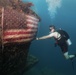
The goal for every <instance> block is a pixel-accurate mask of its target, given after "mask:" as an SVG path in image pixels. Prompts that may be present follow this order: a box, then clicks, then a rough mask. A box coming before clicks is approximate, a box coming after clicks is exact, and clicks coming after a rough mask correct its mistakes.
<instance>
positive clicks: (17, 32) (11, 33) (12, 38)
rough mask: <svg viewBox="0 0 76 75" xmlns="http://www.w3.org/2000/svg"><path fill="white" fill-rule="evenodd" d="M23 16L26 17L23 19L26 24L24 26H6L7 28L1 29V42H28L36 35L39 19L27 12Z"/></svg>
mask: <svg viewBox="0 0 76 75" xmlns="http://www.w3.org/2000/svg"><path fill="white" fill-rule="evenodd" d="M4 18H5V16H4ZM12 18H13V17H12ZM25 18H26V21H25V22H26V26H24V27H25V28H24V27H23V28H19V29H18V28H17V27H16V28H8V26H7V28H8V29H7V28H5V29H3V38H2V40H3V44H6V43H13V42H17V43H18V42H19V43H21V42H30V41H32V40H33V39H34V38H35V37H36V33H37V29H38V22H39V19H38V18H36V17H35V16H34V15H28V14H26V15H25ZM5 19H7V18H5ZM12 21H13V20H12ZM6 23H7V22H6ZM4 25H6V24H5V23H4V24H3V27H4ZM10 25H11V24H10ZM13 27H14V25H13Z"/></svg>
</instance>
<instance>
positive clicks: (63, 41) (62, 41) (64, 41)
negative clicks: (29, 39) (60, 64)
mask: <svg viewBox="0 0 76 75" xmlns="http://www.w3.org/2000/svg"><path fill="white" fill-rule="evenodd" d="M49 29H50V34H49V35H46V36H42V37H39V38H38V37H37V38H36V40H42V39H47V38H52V37H53V38H54V39H55V40H56V43H55V46H57V45H58V46H59V47H60V48H61V51H62V53H63V55H64V57H65V58H66V59H71V60H73V58H74V57H76V55H75V54H74V55H69V54H68V46H69V45H71V44H72V43H71V41H70V37H69V35H68V34H67V32H66V31H64V30H62V29H59V30H56V28H55V26H54V25H51V26H50V27H49Z"/></svg>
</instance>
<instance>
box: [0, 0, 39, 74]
mask: <svg viewBox="0 0 76 75" xmlns="http://www.w3.org/2000/svg"><path fill="white" fill-rule="evenodd" d="M31 6H34V5H33V4H32V3H30V2H29V3H24V2H22V1H21V0H0V71H1V74H2V75H3V74H4V75H5V74H6V75H11V74H12V75H14V74H15V73H14V72H15V71H13V70H17V69H19V67H20V70H21V68H22V69H23V67H24V66H25V65H26V64H25V63H26V60H27V55H28V52H29V47H30V45H31V42H32V41H33V40H34V39H35V38H36V34H37V30H38V23H39V22H40V17H39V16H38V15H37V14H36V13H35V12H34V11H33V10H32V9H30V7H31ZM20 70H19V71H20ZM19 71H18V70H17V71H16V73H17V72H19ZM16 75H17V74H16ZM18 75H19V73H18Z"/></svg>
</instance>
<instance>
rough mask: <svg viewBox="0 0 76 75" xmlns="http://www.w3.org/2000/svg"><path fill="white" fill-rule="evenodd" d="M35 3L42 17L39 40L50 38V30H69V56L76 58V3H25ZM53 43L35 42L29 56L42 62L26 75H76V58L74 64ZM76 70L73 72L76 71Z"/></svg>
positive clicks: (66, 0) (51, 0) (55, 0)
mask: <svg viewBox="0 0 76 75" xmlns="http://www.w3.org/2000/svg"><path fill="white" fill-rule="evenodd" d="M23 1H27V2H33V4H34V6H33V7H32V9H33V10H34V11H35V12H36V13H37V14H38V15H39V16H40V18H41V22H40V23H39V27H38V32H37V37H41V36H44V35H48V34H49V26H50V25H51V24H54V25H55V26H56V27H57V28H62V29H64V30H66V31H67V32H68V33H69V35H70V39H71V41H72V45H71V46H69V54H76V35H75V34H76V33H75V32H76V8H75V7H76V0H23ZM54 42H55V41H54V40H53V39H46V40H39V41H37V40H34V41H33V42H32V43H31V47H30V50H29V53H30V54H32V55H34V56H36V57H37V58H38V59H39V62H38V63H37V64H36V65H35V66H34V67H32V68H31V69H30V70H29V71H27V72H25V73H24V75H76V58H75V59H74V61H73V62H74V63H73V65H72V62H71V61H70V60H66V59H65V58H64V57H63V54H62V52H61V50H60V48H59V47H54ZM73 66H74V69H73Z"/></svg>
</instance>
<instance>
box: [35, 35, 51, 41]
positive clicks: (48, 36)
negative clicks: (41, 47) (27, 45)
mask: <svg viewBox="0 0 76 75" xmlns="http://www.w3.org/2000/svg"><path fill="white" fill-rule="evenodd" d="M51 37H52V36H50V35H47V36H43V37H40V38H36V40H42V39H48V38H51Z"/></svg>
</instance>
